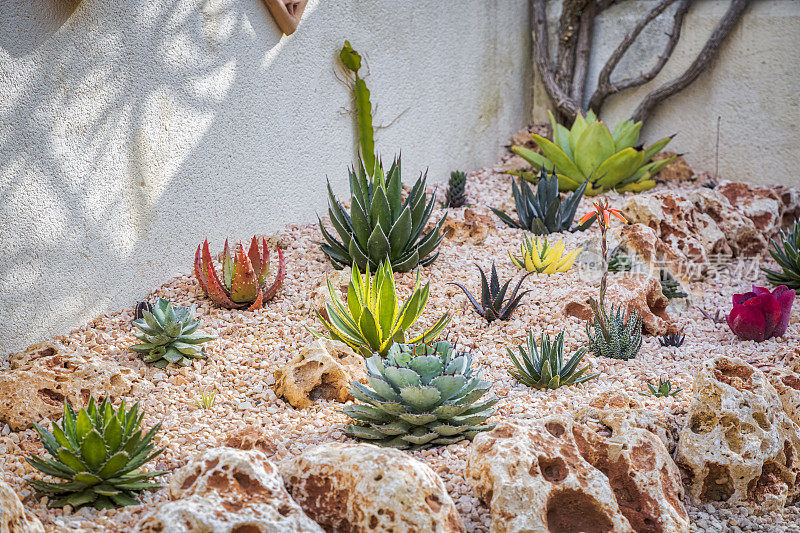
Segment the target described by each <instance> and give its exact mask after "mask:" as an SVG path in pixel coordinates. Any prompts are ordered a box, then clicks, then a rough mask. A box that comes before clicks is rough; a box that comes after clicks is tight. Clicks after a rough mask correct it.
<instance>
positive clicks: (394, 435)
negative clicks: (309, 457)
mask: <svg viewBox="0 0 800 533" xmlns="http://www.w3.org/2000/svg"><path fill="white" fill-rule="evenodd" d="M367 372H368V373H369V386H366V385H363V384H361V383H358V382H354V383H353V387H352V389H351V393H352V394H353V396H354V397H355V398H356V399H357V400H359V401H360V402H361V403H358V404H355V405H348V406H346V407H345V408H344V411H343V412H344V413H345V414H347V415H348V416H350V417H351V418H352V419H353V420H355V421H356V422H357V423H356V424H351V425H348V426H347V427H346V428H345V432H346V433H347V435H349V436H350V437H354V438H359V439H365V440H369V441H371V442H373V443H375V444H378V445H381V446H393V447H396V448H428V447H431V446H442V445H447V444H452V443H455V442H459V441H461V440H464V439H472V438H473V437H474V436H475V435H477V434H478V433H480V432H482V431H487V430H491V429H492V428H493V427H494V424H486V423H485V421H486V419H488V418H489V417H491V416H492V415H493V414H494V413H495V409H493V408H492V407H493V406H494V404H496V403H497V401H498V398H497V396H495V395H489V396H488V397H486V395H487V393H488V392H489V389H490V388H491V383H489V382H488V381H484V380H482V379H481V376H480V375H479V374H478V373H475V374H473V372H472V355H471V354H469V353H467V352H462V353H458V352H457V351H456V349H455V347H454V346H453V345H451V344H450V342H448V341H439V342H436V343H432V344H424V343H420V344H413V345H412V344H395V345H393V346H392V347H391V348H390V349H389V352H388V354H387V357H386V358H385V359H381V358H380V357H379V356H373V357H371V358H369V359H368V360H367Z"/></svg>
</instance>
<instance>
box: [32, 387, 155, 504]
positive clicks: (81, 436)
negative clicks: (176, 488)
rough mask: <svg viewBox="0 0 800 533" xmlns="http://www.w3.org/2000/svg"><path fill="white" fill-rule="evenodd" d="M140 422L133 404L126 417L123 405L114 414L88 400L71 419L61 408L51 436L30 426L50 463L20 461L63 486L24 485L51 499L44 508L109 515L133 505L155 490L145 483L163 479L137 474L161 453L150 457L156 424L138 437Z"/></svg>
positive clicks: (106, 404)
mask: <svg viewBox="0 0 800 533" xmlns="http://www.w3.org/2000/svg"><path fill="white" fill-rule="evenodd" d="M143 417H144V415H143V414H139V404H138V403H137V404H135V405H134V406H133V407H132V408H131V409H129V410H127V411H126V410H125V402H124V401H123V402H122V403H121V404H120V406H119V409H114V407H112V405H111V403H110V402H109V401H108V399H105V400H103V402H102V403H100V405H96V404H95V401H94V398H90V399H89V404H88V406H87V407H86V408H84V409H81V410H80V411H78V412H77V413H75V411H74V410H73V409H72V406H70V405H69V404H68V403H66V402H65V403H64V419H63V421H62V423H61V425H60V426H59V425H57V424H56V423H55V422H53V427H52V433H51V432H50V431H47V430H46V429H44V428H43V427H41V426H39V425H38V424H36V423H34V424H33V426H34V428H35V429H36V432H37V433H38V434H39V437H40V438H41V439H42V444H43V445H44V448H45V450H47V453H49V454H50V456H51V457H52V459H42V458H40V457H38V456H36V455H33V456H30V457H26V459H25V460H26V461H28V464H30V465H31V466H32V467H34V468H35V469H37V470H39V471H40V472H43V473H45V474H47V475H49V476H53V477H56V478H59V479H64V480H66V481H65V482H63V483H50V482H46V481H41V480H38V479H29V480H28V482H29V483H30V484H31V485H32V486H33V487H34V488H36V489H37V490H39V491H41V492H44V493H46V494H50V495H53V496H55V498H54V499H51V500H50V503H49V505H50V507H64V506H65V505H71V506H72V507H74V508H77V507H82V506H84V505H91V506H93V507H95V508H98V509H109V508H114V507H117V506H124V505H136V504H138V503H139V502H138V501H137V500H136V493H137V492H138V491H141V490H146V489H157V488H159V487H160V485H159V484H158V483H153V482H150V481H147V480H148V479H150V478H153V477H156V476H160V475H163V474H166V472H162V471H155V472H145V473H142V472H140V471H139V468H140V467H141V466H142V465H144V464H145V463H147V462H149V461H151V460H152V459H154V458H155V457H157V456H158V455H159V454H160V453H161V452H162V451H163V450H157V451H155V452H154V451H153V444H152V440H153V436H154V435H155V433H156V431H158V429H159V428H160V427H161V423H158V424H156V425H155V426H154V427H153V428H152V429H151V430H150V431H148V432H147V433H146V434H145V435H144V436H142V430H141V424H142V418H143Z"/></svg>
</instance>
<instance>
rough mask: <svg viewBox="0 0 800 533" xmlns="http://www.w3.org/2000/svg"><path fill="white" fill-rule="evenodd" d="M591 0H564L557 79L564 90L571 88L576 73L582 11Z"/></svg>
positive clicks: (559, 28) (560, 26) (557, 53)
mask: <svg viewBox="0 0 800 533" xmlns="http://www.w3.org/2000/svg"><path fill="white" fill-rule="evenodd" d="M588 3H589V0H564V2H563V3H562V6H561V17H560V21H559V27H558V47H557V50H556V69H555V73H554V74H555V80H556V83H557V84H558V86H559V87H561V88H562V89H563V90H564V91H568V90H569V86H570V85H571V84H572V79H573V76H574V74H575V48H576V46H577V44H578V33H579V31H580V23H581V19H582V17H581V12H582V11H583V9H584V8H585V7H586V5H587V4H588Z"/></svg>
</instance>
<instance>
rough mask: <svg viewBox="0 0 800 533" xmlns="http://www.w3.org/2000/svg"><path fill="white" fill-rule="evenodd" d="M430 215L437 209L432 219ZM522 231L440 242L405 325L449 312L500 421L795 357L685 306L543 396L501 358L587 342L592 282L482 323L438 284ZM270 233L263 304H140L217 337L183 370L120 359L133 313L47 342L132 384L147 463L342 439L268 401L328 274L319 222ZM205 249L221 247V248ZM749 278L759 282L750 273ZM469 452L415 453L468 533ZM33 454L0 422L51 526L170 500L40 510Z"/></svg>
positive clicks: (4, 442)
mask: <svg viewBox="0 0 800 533" xmlns="http://www.w3.org/2000/svg"><path fill="white" fill-rule="evenodd" d="M408 179H409V178H408V177H407V180H408ZM467 192H468V194H469V197H470V198H471V199H473V200H478V199H479V200H480V202H481V204H482V205H479V206H473V207H472V208H473V209H474V210H475V211H477V212H478V213H480V214H490V212H489V210H488V208H487V207H485V206H486V205H492V206H498V207H501V208H504V209H506V210H510V209H512V208H513V203H512V202H511V200H510V178H509V177H508V176H505V175H502V174H500V173H498V172H496V171H494V170H492V169H484V170H481V171H478V172H477V173H473V174H472V175H470V177H469V182H468V187H467ZM440 196H441V194H440ZM609 198H610V200H611V203H612V205H614V206H615V207H620V206H621V204H622V200H623V197H622V196H619V195H614V194H612V195H609ZM590 202H591V200H589V199H584V200H583V202H582V205H581V206H580V208H579V210H578V213H579V215H580V214H582V213H584V212H586V211H587V210H589V208H590ZM450 213H451V214H450V216H452V217H454V218H456V219H463V209H458V210H451V212H450ZM436 217H437V214H436V212H435V213H434V215H433V218H436ZM595 231H596V229H595V228H592V230H590V231H589V232H586V233H577V234H569V233H567V234H562V235H557V236H551V239H553V238H555V240H557V239H558V238H563V239H564V242H565V244H566V246H567V249H571V248H573V247H575V246H578V245H580V243H581V242H583V241H586V240H587V239H588V238H589V237H591V236H593V235H594V233H595ZM523 235H524V232H523V231H521V230H514V229H510V228H507V227H505V226H504V225H502V223H500V222H499V221H497V220H496V219H495V226H494V228H492V229H491V231H490V233H489V236H488V237H487V239H486V241H485V242H484V243H483V244H482V245H481V246H472V245H455V244H452V243H451V242H450V241H448V240H445V241H444V243H443V245H442V247H441V256H440V258H439V259H438V260H437V261H436V262H435V263H434V264H433V265H431V266H430V267H428V268H425V269H423V270H422V279H423V282H424V281H425V280H429V281H430V283H431V293H430V300H429V302H428V307H427V309H426V311H425V313H424V315H423V318H422V320H421V321H420V322H419V323H418V324H417V326H416V327H417V328H422V327H427V326H429V325H431V324H432V323H433V322H434V321H435V320H436V318H437V317H438V316H440V315H441V314H442V313H443V312H449V313H450V314H451V315H452V317H453V321H452V323H451V325H450V327H449V328H448V330H449V332H450V335H451V336H455V337H456V338H457V339H458V340H459V341H460V342H461V343H463V345H464V346H466V347H468V348H470V349H471V350H472V351H473V353H474V356H475V365H477V366H478V367H479V368H480V369H482V370H483V371H484V375H485V377H487V378H488V379H490V380H492V381H494V383H495V386H494V393H495V394H497V395H498V396H499V397H500V398H501V401H500V403H499V404H498V414H497V416H496V418H497V419H501V418H504V419H511V420H525V419H529V418H535V417H540V416H543V415H545V414H549V413H554V412H569V411H572V410H574V409H576V408H578V407H581V406H583V405H586V403H587V402H588V401H589V400H590V399H591V398H592V397H595V396H597V395H599V394H601V393H603V392H604V391H611V390H620V389H622V390H626V391H629V392H630V393H631V394H635V393H636V391H640V390H643V389H644V388H645V382H646V381H648V380H651V381H652V380H657V379H658V377H669V378H670V379H671V380H672V382H673V384H674V385H676V386H678V387H682V388H683V389H685V391H687V392H684V393H683V394H681V395H679V396H677V397H673V398H666V399H654V398H645V397H642V396H637V398H638V399H639V400H641V401H642V402H643V403H644V404H645V406H646V407H648V408H651V409H654V410H657V411H661V412H664V413H682V412H685V411H686V410H687V409H688V407H689V401H690V397H691V394H690V393H689V391H691V388H692V380H693V378H694V375H695V373H696V371H697V368H698V366H699V365H700V364H701V363H702V362H703V361H704V360H705V359H707V358H708V357H712V356H715V355H722V354H726V355H729V356H736V357H741V358H743V359H746V360H762V361H775V360H776V359H777V360H781V359H782V360H784V362H785V363H787V364H790V363H793V362H794V360H795V359H797V358H798V357H799V356H800V354H798V350H797V346H798V337H799V336H800V325H798V320H797V314H796V313H795V316H794V317H793V320H792V323H791V325H790V327H789V330H788V332H787V334H786V336H785V337H784V338H782V339H777V340H772V341H768V342H764V343H762V344H756V343H754V342H741V341H738V340H735V338H734V336H733V334H732V333H731V332H730V331H729V330H728V328H727V326H726V325H724V324H720V325H717V324H714V323H712V322H711V321H709V320H706V319H704V318H703V316H702V315H701V313H700V312H699V311H698V309H697V308H696V307H695V308H690V309H689V310H686V311H683V312H681V313H680V315H679V316H678V317H677V321H678V323H679V325H680V327H682V328H683V331H684V333H685V334H686V342H685V344H684V345H683V346H682V347H680V348H662V347H661V346H660V345H659V344H658V341H657V339H656V338H655V337H646V338H645V342H644V346H643V347H642V350H641V352H640V354H639V355H638V356H637V357H636V358H635V359H634V360H631V361H628V362H624V361H616V360H608V359H602V360H600V359H597V358H594V357H592V356H591V355H590V356H587V358H586V360H587V361H588V362H590V363H591V364H592V365H593V367H594V369H595V371H600V372H602V374H601V376H600V377H598V378H597V379H594V380H592V381H589V382H588V383H586V384H584V385H581V386H577V387H564V388H561V389H558V390H556V391H549V392H546V391H538V390H534V389H529V388H527V387H525V386H523V385H521V384H519V383H517V382H516V381H515V380H514V379H513V378H512V377H511V375H510V374H509V373H508V371H507V368H508V366H509V365H510V364H511V363H510V360H509V359H508V356H507V354H506V347H507V346H514V345H516V344H519V343H521V342H523V339H524V336H525V334H526V331H527V330H529V329H532V330H533V331H534V332H535V333H536V334H537V335H538V333H539V332H541V331H542V330H544V331H547V332H549V333H551V334H554V333H557V332H558V331H559V330H560V329H562V328H563V329H564V330H565V331H566V339H565V340H566V345H567V349H568V350H570V353H571V352H572V351H574V350H575V349H577V348H578V347H579V346H581V345H582V344H584V343H585V341H586V333H585V330H584V323H583V322H582V321H580V320H578V319H576V318H565V317H564V315H563V312H562V310H563V306H564V303H565V302H566V300H567V298H568V297H569V296H570V294H571V293H572V292H573V291H575V290H576V289H583V288H586V287H588V286H590V284H589V282H587V281H584V280H582V279H581V277H580V276H579V272H578V269H573V270H571V271H570V272H567V273H564V274H554V275H552V276H546V275H538V274H533V275H531V276H529V277H528V279H527V281H526V282H525V285H524V287H525V288H527V289H531V292H530V293H529V294H527V295H526V296H525V297H524V299H523V301H524V305H523V306H522V307H521V308H520V309H519V310H518V311H517V312H516V313H515V314H514V315H513V318H512V319H511V320H509V321H507V322H495V323H493V324H488V325H487V324H486V323H485V322H484V321H483V320H482V319H480V317H478V316H477V315H476V314H475V313H474V312H473V310H472V309H471V307H470V306H469V304H468V302H467V299H466V298H465V297H464V295H463V294H462V293H461V291H460V290H459V289H457V288H456V287H454V286H452V285H446V283H447V282H449V281H459V282H461V283H464V284H465V285H466V286H467V287H469V288H471V289H472V290H473V291H479V278H478V275H477V269H476V268H475V267H474V266H473V263H476V262H477V263H479V264H481V265H482V266H483V267H484V268H487V267H490V265H491V262H492V261H493V260H494V261H496V264H497V268H498V271H499V272H500V274H501V276H502V277H504V278H507V277H509V276H514V277H515V278H516V277H518V276H519V275H520V271H519V270H517V269H516V268H515V267H514V266H513V264H512V263H511V261H510V259H509V257H508V253H507V252H508V251H513V252H515V253H516V252H517V250H518V246H519V242H520V240H521V238H522V237H523ZM277 237H278V239H279V241H280V242H282V243H283V244H285V245H286V260H287V275H286V280H285V282H284V287H283V288H282V290H281V291H279V293H278V295H277V297H276V298H275V299H274V300H273V301H271V302H270V303H269V304H268V306H267V307H266V309H262V310H259V311H256V312H247V313H246V312H241V311H230V310H225V309H218V308H214V307H212V306H211V304H210V302H209V301H208V300H207V299H205V298H204V297H203V295H202V292H201V291H200V289H199V286H198V284H197V282H196V281H195V280H194V279H193V278H192V277H191V276H188V275H187V276H181V277H177V278H175V279H172V280H170V281H169V282H167V283H165V284H164V285H163V286H162V287H161V288H159V289H158V290H156V291H154V292H153V293H152V294H150V295H149V297H150V298H153V297H155V296H162V297H165V298H169V299H171V300H172V301H173V302H175V303H177V304H181V305H187V304H196V305H197V310H198V314H199V315H200V316H201V317H202V318H203V325H202V329H203V330H204V331H207V332H209V333H212V334H214V335H217V336H218V337H219V338H218V340H216V341H213V342H211V343H208V344H207V345H206V346H207V351H208V352H209V355H210V358H209V359H208V360H205V361H197V362H195V363H194V364H193V366H191V367H188V368H183V369H165V370H159V369H156V368H152V367H148V366H146V365H145V364H144V363H142V362H141V361H140V360H139V359H138V358H137V356H136V354H134V353H132V352H130V351H128V350H127V347H128V346H129V345H131V344H133V343H134V342H136V339H135V338H134V337H133V335H132V333H133V328H132V326H131V325H130V321H131V318H132V312H131V311H130V310H124V311H119V312H115V313H109V314H105V315H102V316H99V317H97V319H95V320H94V321H93V322H92V323H91V324H89V325H87V326H85V327H82V328H80V329H78V330H76V331H73V332H72V333H70V334H68V335H64V336H60V337H57V338H55V339H54V341H56V342H59V343H61V344H63V345H64V346H65V347H66V349H67V350H89V351H92V352H94V354H96V355H95V357H96V359H97V360H98V361H104V360H105V361H109V362H114V363H116V364H120V365H124V366H127V367H130V368H133V369H135V370H136V372H138V374H139V378H140V379H138V380H137V381H136V383H135V386H134V389H133V392H132V393H131V396H132V398H133V399H135V400H136V401H139V402H141V404H142V406H143V407H144V411H145V413H146V417H145V421H144V424H145V425H146V426H151V425H152V424H155V423H156V422H158V421H162V422H163V427H162V430H161V431H160V432H159V433H158V435H157V437H156V439H155V440H156V445H157V446H160V447H163V448H165V450H166V451H165V452H164V454H163V455H162V456H161V457H159V458H158V459H157V460H156V464H151V465H150V468H157V469H162V470H171V469H174V468H177V467H180V466H182V465H184V464H185V463H186V462H187V461H188V460H189V459H190V458H191V457H192V456H194V455H195V454H197V453H198V452H202V451H204V450H206V449H208V448H211V447H214V446H219V445H221V444H222V443H223V442H224V441H225V439H226V438H227V436H228V435H230V434H231V433H232V432H234V431H236V430H238V429H240V428H243V427H246V426H256V427H260V428H264V430H265V431H266V432H267V433H268V434H269V435H270V436H271V437H272V439H273V440H274V442H275V443H276V445H277V450H278V451H277V454H276V455H277V458H278V459H281V458H284V457H286V456H287V455H290V454H298V453H300V452H302V451H303V450H304V449H305V448H306V447H307V446H313V445H315V444H319V443H322V442H326V441H345V440H346V437H345V436H344V435H343V433H342V427H343V424H344V423H345V420H346V417H345V416H344V415H342V414H340V413H339V412H338V409H340V408H341V404H337V403H334V402H326V401H321V402H319V403H318V404H316V405H315V406H314V407H312V408H309V409H306V410H302V411H298V410H295V409H293V408H292V407H291V406H290V405H288V404H287V403H284V401H283V400H281V399H279V398H277V397H276V396H275V393H274V392H273V390H272V389H271V386H272V385H273V384H274V378H273V376H272V372H273V371H274V370H276V369H278V368H279V367H281V366H282V365H284V364H285V363H286V362H288V361H289V360H290V359H291V358H292V356H293V355H294V354H296V353H297V352H298V350H299V349H300V348H301V346H303V345H304V344H305V343H307V342H310V341H311V340H312V336H311V335H310V334H309V333H308V331H307V330H306V326H313V325H316V326H317V327H319V323H318V322H317V320H316V318H315V317H314V314H313V309H312V305H311V301H310V298H309V294H310V293H311V291H312V290H314V289H315V288H316V287H318V286H320V285H322V284H324V279H325V273H326V272H330V271H331V266H330V264H329V262H328V261H327V260H326V258H325V256H324V255H323V253H322V252H321V251H320V249H319V246H318V245H316V244H315V243H314V241H316V240H318V239H320V235H319V231H318V229H317V228H316V225H308V226H289V227H287V228H285V229H284V230H283V231H281V232H280V233H279V234H278V235H277ZM212 245H213V246H214V248H215V249H216V250H221V245H222V243H221V242H219V243H212ZM186 259H187V265H188V264H190V263H191V260H192V258H191V257H187V258H186ZM755 272H757V270H756V271H755ZM753 277H754V278H755V279H758V281H759V282H760V283H761V284H764V280H763V279H761V278H758V276H757V274H753ZM396 278H397V280H398V283H399V285H400V286H401V292H402V293H403V294H404V295H407V294H408V293H409V292H410V290H411V288H412V287H413V283H414V278H415V275H414V274H413V273H407V274H397V275H396ZM751 282H752V279H749V280H748V279H727V278H725V277H724V276H722V277H720V278H718V279H715V280H708V281H706V282H702V283H695V284H693V285H692V286H691V287H688V288H689V289H690V290H691V293H692V294H693V295H694V297H695V302H694V303H695V305H696V306H702V307H704V308H706V309H709V310H711V311H712V312H713V310H715V309H722V310H723V311H724V310H727V309H728V308H729V305H730V304H729V302H730V297H731V295H732V294H733V293H734V292H742V291H743V290H745V289H747V288H749V285H750V283H751ZM142 296H144V295H142ZM7 364H8V357H6V358H0V368H3V367H6V366H7ZM201 390H203V391H212V392H213V391H215V392H216V402H215V404H214V406H213V408H211V409H210V410H198V409H197V408H196V406H195V400H196V399H197V398H199V396H200V391H201ZM467 446H468V444H467V443H459V444H455V445H450V446H446V447H443V448H439V449H434V450H426V451H420V452H413V453H412V455H413V456H414V457H416V458H418V459H420V460H421V461H423V462H425V463H427V464H428V465H430V466H431V467H432V468H433V469H434V470H435V471H436V472H438V473H439V475H441V476H442V478H443V479H444V482H445V485H446V487H447V490H448V491H449V493H450V494H451V495H452V497H453V499H454V500H455V502H456V504H457V506H458V509H459V511H460V513H461V515H462V517H463V519H464V521H465V524H466V526H467V530H468V531H476V532H477V531H488V528H489V525H490V516H489V511H488V509H487V507H486V506H485V505H483V504H482V503H481V502H480V501H479V500H478V499H477V497H475V496H474V494H473V493H472V490H471V488H470V487H469V485H468V484H467V482H466V480H465V478H464V468H465V464H466V450H467ZM41 451H42V447H41V444H40V443H39V442H38V438H37V437H36V435H35V432H34V431H33V430H27V431H21V432H11V431H9V428H8V427H7V426H6V427H5V428H0V479H3V480H4V481H6V482H8V483H10V484H11V485H12V486H13V487H14V488H15V489H16V490H17V492H18V494H20V496H21V497H23V500H24V503H25V505H26V506H27V507H29V508H30V509H32V510H33V511H34V512H35V514H36V515H37V516H38V517H39V518H40V519H41V520H42V521H43V522H44V523H45V525H46V527H47V528H48V530H53V531H115V532H116V531H118V532H122V531H128V530H130V528H131V526H132V525H133V524H135V523H136V522H137V521H138V520H139V519H140V518H141V517H142V516H144V514H145V513H147V512H148V511H150V510H151V509H152V508H153V507H154V506H155V505H157V504H159V503H161V502H164V501H167V500H168V499H169V496H168V491H167V490H166V489H161V490H159V491H156V492H152V493H144V494H143V495H142V502H143V504H142V505H140V506H134V507H128V508H124V509H120V510H112V511H95V510H93V509H87V508H84V509H82V510H80V511H79V512H76V513H73V512H71V510H60V509H57V510H52V509H47V507H46V505H45V503H46V502H45V500H44V499H37V497H36V496H35V495H34V494H32V492H31V490H30V489H29V488H28V487H27V486H26V485H25V483H24V478H25V477H28V476H30V475H31V474H33V473H34V470H33V469H32V468H31V467H30V466H28V465H27V463H25V461H24V459H23V458H24V456H25V455H26V454H28V453H31V452H37V453H39V452H41ZM165 481H166V480H165ZM689 513H690V515H691V518H692V521H693V522H694V525H693V531H800V527H798V526H797V525H796V524H797V523H798V522H799V520H798V518H800V516H798V513H800V511H798V509H797V508H796V507H789V508H786V509H785V510H783V511H782V512H781V513H780V514H772V515H765V516H758V515H756V514H753V513H754V511H753V510H748V509H744V508H737V507H725V506H711V505H704V506H701V507H692V506H689Z"/></svg>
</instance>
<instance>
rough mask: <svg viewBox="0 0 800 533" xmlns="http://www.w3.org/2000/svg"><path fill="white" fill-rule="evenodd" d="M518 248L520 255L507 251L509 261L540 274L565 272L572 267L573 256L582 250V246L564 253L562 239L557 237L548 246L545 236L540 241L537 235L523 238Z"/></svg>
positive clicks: (576, 255)
mask: <svg viewBox="0 0 800 533" xmlns="http://www.w3.org/2000/svg"><path fill="white" fill-rule="evenodd" d="M520 249H521V255H520V256H519V257H517V256H515V255H513V254H512V253H511V252H508V255H509V256H510V257H511V261H512V262H513V263H514V264H515V265H517V266H518V267H519V268H522V269H524V270H527V271H528V272H538V273H540V274H553V273H554V272H566V271H567V270H569V269H570V267H572V263H574V262H575V258H576V257H578V254H579V253H581V250H583V248H578V249H576V250H572V251H571V252H569V253H568V254H566V255H564V242H563V241H562V240H560V239H559V241H558V242H557V243H556V244H555V245H554V246H550V243H549V242H548V241H547V239H546V238H543V239H542V242H541V243H540V242H539V238H538V237H536V238H531V237H526V238H524V239H523V241H522V244H521V245H520Z"/></svg>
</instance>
